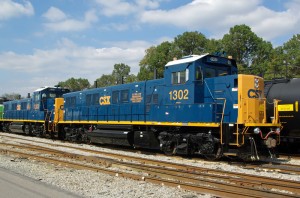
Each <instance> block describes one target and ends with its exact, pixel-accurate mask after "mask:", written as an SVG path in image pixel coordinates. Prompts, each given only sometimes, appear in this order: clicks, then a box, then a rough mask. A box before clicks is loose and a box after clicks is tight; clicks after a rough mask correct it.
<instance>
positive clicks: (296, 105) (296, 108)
mask: <svg viewBox="0 0 300 198" xmlns="http://www.w3.org/2000/svg"><path fill="white" fill-rule="evenodd" d="M295 111H296V112H298V101H296V102H295Z"/></svg>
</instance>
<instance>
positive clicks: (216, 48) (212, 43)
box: [205, 39, 224, 54]
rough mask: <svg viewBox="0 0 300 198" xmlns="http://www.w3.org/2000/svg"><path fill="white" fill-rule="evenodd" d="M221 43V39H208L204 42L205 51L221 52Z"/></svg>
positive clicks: (211, 52)
mask: <svg viewBox="0 0 300 198" xmlns="http://www.w3.org/2000/svg"><path fill="white" fill-rule="evenodd" d="M223 51H224V49H223V45H222V40H216V39H209V40H208V42H207V44H206V51H205V52H207V53H210V54H214V53H216V52H223Z"/></svg>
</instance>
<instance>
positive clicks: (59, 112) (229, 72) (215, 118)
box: [3, 54, 281, 160]
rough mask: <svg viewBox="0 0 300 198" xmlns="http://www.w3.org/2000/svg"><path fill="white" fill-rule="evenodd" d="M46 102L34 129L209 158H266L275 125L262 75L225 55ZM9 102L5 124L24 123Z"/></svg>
mask: <svg viewBox="0 0 300 198" xmlns="http://www.w3.org/2000/svg"><path fill="white" fill-rule="evenodd" d="M53 101H54V99H53ZM41 104H42V103H40V105H41ZM5 105H7V104H5ZM51 105H54V106H53V108H52V109H51ZM51 105H50V106H49V107H47V108H49V109H48V110H47V111H46V112H49V111H52V112H53V117H51V116H48V115H47V113H45V108H44V107H43V108H42V107H41V106H40V108H41V109H40V110H41V111H42V112H43V113H44V114H43V115H44V117H40V118H41V119H40V121H41V122H42V123H44V124H43V127H44V129H43V128H40V129H39V131H40V132H41V131H42V132H45V131H46V133H50V134H56V135H58V136H59V137H60V138H62V139H69V140H77V141H89V142H94V143H105V144H118V145H129V146H132V147H135V148H150V149H160V150H162V151H163V152H165V153H166V154H200V155H203V156H205V157H207V158H209V159H216V158H220V157H221V156H237V157H239V158H243V159H252V160H258V159H261V157H263V156H264V157H266V156H270V155H271V157H273V153H274V148H275V147H276V145H277V144H278V143H279V141H278V140H279V136H280V130H281V124H280V123H279V120H278V110H277V102H276V101H275V106H274V115H273V116H272V121H270V122H267V120H268V119H267V117H266V99H265V98H264V81H263V79H262V78H260V77H258V76H252V75H238V74H237V66H236V63H235V61H234V60H233V59H230V58H225V57H220V56H215V55H209V54H204V55H192V56H187V57H184V58H182V59H179V60H173V61H171V62H169V63H168V64H167V65H166V66H165V73H164V78H163V79H155V80H148V81H143V82H136V83H130V84H121V85H116V86H110V87H102V88H95V89H88V90H83V91H78V92H70V93H64V94H63V97H57V98H55V101H54V102H53V103H51ZM10 109H11V108H10ZM10 109H9V108H8V109H7V108H6V107H5V114H4V120H3V128H4V129H5V130H8V129H9V128H10V126H11V125H12V123H15V122H19V123H22V126H23V127H24V128H25V129H26V128H27V126H29V125H30V124H32V122H30V120H32V118H27V117H26V118H25V117H24V118H23V119H22V118H20V117H14V116H15V115H14V114H10V113H9V110H10ZM18 111H19V110H18V109H13V112H14V113H16V112H18ZM11 113H12V112H11ZM51 115H52V114H51ZM41 116H42V115H41ZM42 118H44V119H42ZM20 121H21V122H20ZM28 121H29V122H28Z"/></svg>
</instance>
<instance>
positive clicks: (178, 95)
mask: <svg viewBox="0 0 300 198" xmlns="http://www.w3.org/2000/svg"><path fill="white" fill-rule="evenodd" d="M169 95H170V100H187V99H189V96H188V95H189V90H188V89H185V90H173V91H170V92H169Z"/></svg>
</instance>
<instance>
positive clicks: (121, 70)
mask: <svg viewBox="0 0 300 198" xmlns="http://www.w3.org/2000/svg"><path fill="white" fill-rule="evenodd" d="M129 73H130V67H129V66H128V65H125V64H124V63H119V64H115V65H114V70H113V71H112V76H113V77H114V79H115V80H116V82H117V84H121V83H122V82H123V83H124V79H126V78H127V76H128V75H129Z"/></svg>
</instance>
